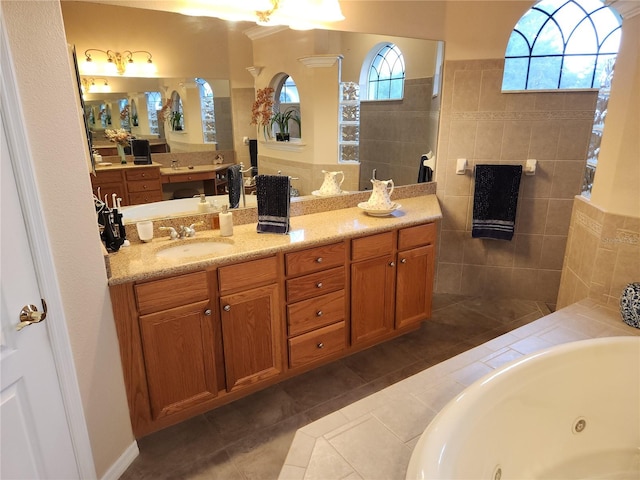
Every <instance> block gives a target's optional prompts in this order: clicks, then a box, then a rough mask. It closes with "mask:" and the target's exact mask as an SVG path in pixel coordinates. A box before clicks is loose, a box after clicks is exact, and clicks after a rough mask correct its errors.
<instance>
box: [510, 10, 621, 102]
mask: <svg viewBox="0 0 640 480" xmlns="http://www.w3.org/2000/svg"><path fill="white" fill-rule="evenodd" d="M621 23H622V20H621V18H620V15H619V14H618V13H617V12H616V11H615V10H613V9H611V8H609V7H607V6H606V5H604V3H603V2H602V1H601V0H542V1H541V2H538V3H537V4H535V5H534V6H533V7H531V9H530V10H529V11H527V12H526V13H525V14H524V15H523V16H522V18H520V20H519V21H518V23H517V24H516V26H515V28H514V29H513V32H512V33H511V37H510V38H509V43H508V44H507V50H506V54H505V65H504V76H503V79H502V89H503V91H509V90H520V91H522V90H559V89H588V88H599V87H600V83H601V78H602V77H603V72H605V71H606V69H607V68H608V67H607V65H609V66H610V65H611V63H613V62H614V61H615V57H616V55H617V53H618V46H619V44H620V25H621Z"/></svg>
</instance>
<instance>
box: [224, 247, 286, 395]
mask: <svg viewBox="0 0 640 480" xmlns="http://www.w3.org/2000/svg"><path fill="white" fill-rule="evenodd" d="M278 277H279V269H278V257H275V256H274V257H268V258H263V259H260V260H253V261H249V262H244V263H239V264H235V265H229V266H226V267H221V268H219V269H218V282H219V289H220V316H221V323H222V337H223V345H224V346H223V349H224V365H225V374H226V375H225V376H226V389H227V391H228V392H232V391H236V390H238V389H242V388H245V387H248V386H251V385H255V384H256V383H259V382H262V381H265V380H268V379H270V378H272V377H275V376H277V375H279V374H280V373H281V372H282V370H283V365H284V361H285V359H284V357H283V350H282V343H283V341H282V326H281V325H282V315H281V314H280V310H281V303H280V287H279V285H278Z"/></svg>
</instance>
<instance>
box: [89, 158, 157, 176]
mask: <svg viewBox="0 0 640 480" xmlns="http://www.w3.org/2000/svg"><path fill="white" fill-rule="evenodd" d="M111 158H116V157H111ZM127 159H128V160H130V161H128V162H127V163H120V161H117V162H101V163H97V164H96V173H97V172H106V171H111V170H122V169H130V168H149V167H162V164H160V163H156V162H151V163H150V164H149V163H148V164H145V165H136V164H135V163H133V157H131V156H129V157H127ZM106 164H108V165H106ZM160 170H162V168H161V169H160Z"/></svg>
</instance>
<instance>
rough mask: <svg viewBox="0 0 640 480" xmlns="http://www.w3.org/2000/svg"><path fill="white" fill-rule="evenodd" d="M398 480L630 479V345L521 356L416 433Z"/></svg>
mask: <svg viewBox="0 0 640 480" xmlns="http://www.w3.org/2000/svg"><path fill="white" fill-rule="evenodd" d="M406 478H407V479H411V480H414V479H447V480H450V479H465V480H469V479H487V480H500V479H502V480H507V479H518V480H521V479H563V480H565V479H577V478H580V479H607V480H614V479H615V480H622V479H625V480H626V479H634V480H638V479H639V478H640V337H609V338H597V339H592V340H583V341H579V342H572V343H567V344H564V345H559V346H556V347H552V348H549V349H546V350H542V351H540V352H537V353H534V354H530V355H527V356H525V357H522V358H521V359H518V360H516V361H514V362H511V363H509V364H506V365H504V366H503V367H501V368H499V369H496V370H495V371H494V372H492V373H490V374H488V375H486V376H485V377H483V378H481V379H480V380H478V381H476V382H475V383H473V384H472V385H470V386H469V387H468V388H466V389H465V390H464V391H463V392H462V393H460V394H459V395H458V396H457V397H456V398H455V399H453V400H452V401H451V402H449V403H448V404H447V405H446V406H445V407H444V408H443V409H442V410H441V411H440V413H439V414H438V415H437V416H436V417H435V418H434V419H433V421H432V422H431V423H430V424H429V426H428V427H427V428H426V430H425V431H424V433H423V434H422V436H421V437H420V440H419V441H418V443H417V445H416V447H415V449H414V451H413V454H412V456H411V459H410V462H409V467H408V469H407V475H406Z"/></svg>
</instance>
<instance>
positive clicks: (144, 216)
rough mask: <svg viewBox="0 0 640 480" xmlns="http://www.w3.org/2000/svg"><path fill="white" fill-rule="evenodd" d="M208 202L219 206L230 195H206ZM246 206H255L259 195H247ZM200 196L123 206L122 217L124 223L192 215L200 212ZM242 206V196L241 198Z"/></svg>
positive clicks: (227, 201) (226, 200) (227, 202)
mask: <svg viewBox="0 0 640 480" xmlns="http://www.w3.org/2000/svg"><path fill="white" fill-rule="evenodd" d="M206 199H207V201H208V202H211V204H214V201H215V205H217V206H218V208H219V209H220V208H221V207H222V205H224V204H227V205H228V204H229V196H228V195H213V196H207V197H206ZM245 199H246V206H247V207H255V206H256V204H257V201H256V199H257V197H256V196H255V195H245ZM199 202H200V198H198V197H196V198H181V199H176V200H164V201H162V202H154V203H144V204H141V205H132V206H130V207H122V219H123V221H124V223H135V222H139V221H141V220H157V219H161V218H167V217H174V216H178V215H190V214H196V213H198V203H199ZM240 206H241V207H242V206H243V204H242V198H241V199H240Z"/></svg>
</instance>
